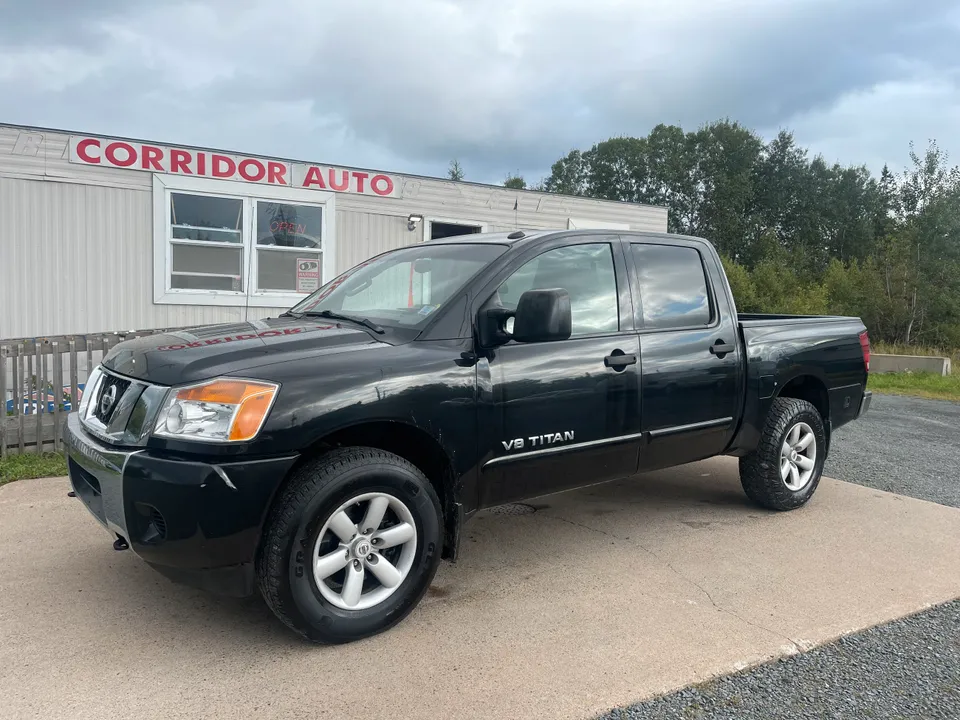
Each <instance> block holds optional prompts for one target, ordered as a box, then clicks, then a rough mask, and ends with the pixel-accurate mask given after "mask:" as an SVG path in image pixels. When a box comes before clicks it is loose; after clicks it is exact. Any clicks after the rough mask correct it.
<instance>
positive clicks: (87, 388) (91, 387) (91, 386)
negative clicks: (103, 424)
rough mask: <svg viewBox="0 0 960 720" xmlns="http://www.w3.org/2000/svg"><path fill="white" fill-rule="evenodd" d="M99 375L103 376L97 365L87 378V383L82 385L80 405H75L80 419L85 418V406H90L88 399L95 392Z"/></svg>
mask: <svg viewBox="0 0 960 720" xmlns="http://www.w3.org/2000/svg"><path fill="white" fill-rule="evenodd" d="M101 375H103V371H102V370H101V369H100V366H99V365H97V366H96V367H95V368H94V369H93V370H91V371H90V374H89V375H88V376H87V382H86V383H85V384H84V386H83V391H82V392H81V394H80V403H79V404H78V405H77V412H78V413H79V414H80V417H81V418H85V417H86V416H87V406H88V405H89V404H90V399H91V398H92V397H93V396H94V395H95V394H96V392H97V385H98V384H99V382H100V376H101Z"/></svg>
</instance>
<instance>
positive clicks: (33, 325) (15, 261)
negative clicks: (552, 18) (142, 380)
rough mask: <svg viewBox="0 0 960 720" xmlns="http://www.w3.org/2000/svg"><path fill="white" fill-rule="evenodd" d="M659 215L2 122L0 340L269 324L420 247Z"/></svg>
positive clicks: (637, 226)
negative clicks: (453, 238) (357, 272)
mask: <svg viewBox="0 0 960 720" xmlns="http://www.w3.org/2000/svg"><path fill="white" fill-rule="evenodd" d="M588 227H589V228H596V227H605V228H611V229H632V230H648V231H657V232H664V231H666V229H667V211H666V209H665V208H660V207H650V206H643V205H637V204H630V203H619V202H610V201H603V200H593V199H588V198H581V197H569V196H563V195H553V194H548V193H540V192H534V191H527V190H508V189H506V188H503V187H499V186H491V185H479V184H475V183H467V182H453V181H450V180H441V179H435V178H425V177H416V176H411V175H401V174H397V173H387V172H381V171H377V170H359V169H356V168H345V167H331V166H328V165H319V164H314V163H310V162H301V161H295V160H286V159H278V158H265V157H260V156H253V155H238V154H235V153H232V152H223V151H219V150H212V149H208V148H194V147H185V146H169V145H161V144H158V143H149V142H144V141H133V140H126V139H120V138H108V137H101V136H97V135H80V134H72V133H66V132H60V131H53V130H43V129H35V128H26V127H15V126H10V125H0V338H16V337H32V336H40V335H59V334H75V333H87V332H102V331H113V330H140V329H147V328H157V327H182V326H190V325H201V324H207V323H219V322H235V321H239V320H254V319H257V318H261V317H266V316H268V315H276V314H278V313H279V312H282V311H283V310H284V309H286V308H288V307H290V306H291V305H293V304H294V303H296V302H298V301H299V300H300V299H302V298H303V297H304V295H305V294H307V293H309V292H311V291H312V290H314V289H316V288H317V287H318V286H319V285H322V284H323V283H324V282H326V281H328V280H330V279H332V278H333V277H335V276H336V275H338V274H339V273H341V272H343V271H344V270H347V269H348V268H350V267H352V266H354V265H356V264H358V263H360V262H362V261H364V260H366V259H368V258H370V257H371V256H373V255H376V254H378V253H381V252H383V251H385V250H390V249H393V248H397V247H401V246H404V245H409V244H412V243H416V242H420V241H422V240H424V239H429V238H437V237H445V236H449V235H457V234H463V233H472V232H493V231H500V230H512V229H516V228H524V229H539V228H563V229H565V228H588Z"/></svg>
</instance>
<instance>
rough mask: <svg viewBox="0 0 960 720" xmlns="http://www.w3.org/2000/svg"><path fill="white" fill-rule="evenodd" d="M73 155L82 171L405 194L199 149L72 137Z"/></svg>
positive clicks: (396, 187) (378, 180) (374, 181)
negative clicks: (114, 170)
mask: <svg viewBox="0 0 960 720" xmlns="http://www.w3.org/2000/svg"><path fill="white" fill-rule="evenodd" d="M69 149H70V153H69V159H70V162H72V163H76V164H79V165H93V166H97V167H110V168H119V169H121V170H141V171H144V172H154V173H163V174H165V175H189V176H192V177H204V178H214V179H217V180H235V181H239V182H248V183H258V184H263V185H273V186H280V185H286V186H289V187H297V188H309V189H314V190H330V191H333V192H340V193H353V194H358V195H374V196H377V197H397V196H398V195H399V193H400V181H399V178H396V177H393V176H391V175H386V174H384V173H378V172H367V171H364V170H352V169H347V168H339V167H332V166H329V165H310V164H307V163H293V162H287V161H285V160H264V159H262V158H257V157H248V156H245V155H230V154H226V153H219V152H214V151H210V150H199V149H197V148H175V147H166V146H163V145H150V144H147V143H139V142H132V141H129V140H110V139H107V138H98V137H86V136H72V137H71V138H70V148H69Z"/></svg>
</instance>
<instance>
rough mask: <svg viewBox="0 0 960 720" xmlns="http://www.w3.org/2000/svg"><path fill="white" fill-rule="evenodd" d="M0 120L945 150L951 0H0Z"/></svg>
mask: <svg viewBox="0 0 960 720" xmlns="http://www.w3.org/2000/svg"><path fill="white" fill-rule="evenodd" d="M0 18H2V21H0V121H2V122H12V123H17V124H32V125H39V126H46V127H54V128H64V129H69V130H77V131H87V132H95V133H103V134H109V135H119V136H127V137H136V138H143V139H148V140H155V141H160V142H167V143H173V144H177V143H179V144H191V145H202V146H210V147H216V148H221V149H228V150H236V151H239V152H246V153H261V154H266V155H276V156H284V157H293V158H295V159H304V160H312V161H316V162H327V163H338V164H346V165H354V166H362V167H369V168H375V169H383V170H393V171H399V172H415V173H422V174H428V175H437V174H443V173H444V172H445V170H446V167H447V164H448V163H449V161H450V159H451V158H453V157H457V158H459V159H460V162H461V164H462V165H463V167H464V169H465V171H466V174H467V179H470V180H476V181H480V182H501V181H502V180H503V178H504V176H505V175H506V174H507V173H508V172H514V171H520V172H521V173H522V174H523V175H524V176H525V177H526V178H527V179H528V181H535V180H537V179H539V177H541V176H542V175H544V174H547V173H548V172H549V168H550V165H551V164H552V163H553V162H554V161H555V160H556V159H557V158H558V157H560V156H561V155H564V154H566V152H567V151H568V150H570V149H571V148H573V147H580V148H588V147H590V146H591V145H592V144H593V143H595V142H598V141H600V140H603V139H606V138H608V137H610V136H613V135H645V134H646V133H648V132H649V131H650V129H651V128H652V127H653V126H654V125H656V124H657V123H660V122H663V123H677V124H681V125H682V126H683V127H684V128H685V129H688V130H694V129H696V127H697V126H698V125H700V124H701V123H704V122H708V121H710V120H715V119H718V118H722V117H729V118H731V119H734V120H738V121H740V122H742V123H744V124H746V125H747V126H749V127H752V128H754V129H756V130H758V131H759V132H761V133H762V134H764V135H765V136H768V137H769V136H771V135H772V134H774V133H776V131H777V130H778V129H779V128H788V129H792V130H794V131H795V133H796V136H797V139H798V141H799V142H800V143H802V144H804V145H807V146H809V147H810V148H811V149H812V150H814V151H815V152H820V153H823V155H824V156H825V157H826V158H827V159H828V160H830V161H834V160H839V161H840V162H843V163H857V164H860V163H863V164H866V165H868V166H869V167H871V169H873V170H875V171H878V170H879V168H880V167H882V165H883V163H884V162H888V163H890V165H891V167H892V168H894V169H895V170H899V169H902V167H903V165H904V164H905V163H906V161H907V153H908V150H909V147H908V143H909V142H910V141H911V140H913V141H914V142H915V143H916V144H917V145H918V146H920V147H924V146H925V145H926V143H927V140H928V139H930V138H936V139H937V140H938V141H939V143H940V145H941V147H943V148H944V149H946V150H948V151H952V156H951V160H952V162H960V0H952V1H950V2H947V1H946V0H913V1H912V2H908V1H907V0H723V1H722V2H721V1H718V0H670V2H669V3H668V2H666V1H665V0H664V1H661V0H403V1H397V0H393V1H387V0H384V1H382V2H374V1H372V0H344V1H341V0H319V1H318V0H198V1H197V2H164V1H163V0H150V1H148V0H0Z"/></svg>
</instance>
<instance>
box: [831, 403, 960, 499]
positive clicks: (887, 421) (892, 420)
mask: <svg viewBox="0 0 960 720" xmlns="http://www.w3.org/2000/svg"><path fill="white" fill-rule="evenodd" d="M824 475H826V476H827V477H833V478H837V479H838V480H846V481H847V482H852V483H857V484H859V485H869V486H870V487H873V488H877V489H878V490H886V491H888V492H894V493H898V494H900V495H908V496H910V497H915V498H920V499H921V500H930V501H932V502H935V503H940V504H941V505H951V506H953V507H960V403H953V402H947V401H945V400H924V399H922V398H910V397H898V396H896V395H874V396H873V403H872V404H871V406H870V410H869V411H868V412H867V414H866V415H864V416H863V417H862V418H860V419H859V420H857V421H855V422H852V423H850V424H848V425H844V426H843V427H842V428H840V429H839V430H837V432H836V434H835V435H834V438H833V442H832V443H831V447H830V455H829V457H828V458H827V464H826V467H825V468H824Z"/></svg>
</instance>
